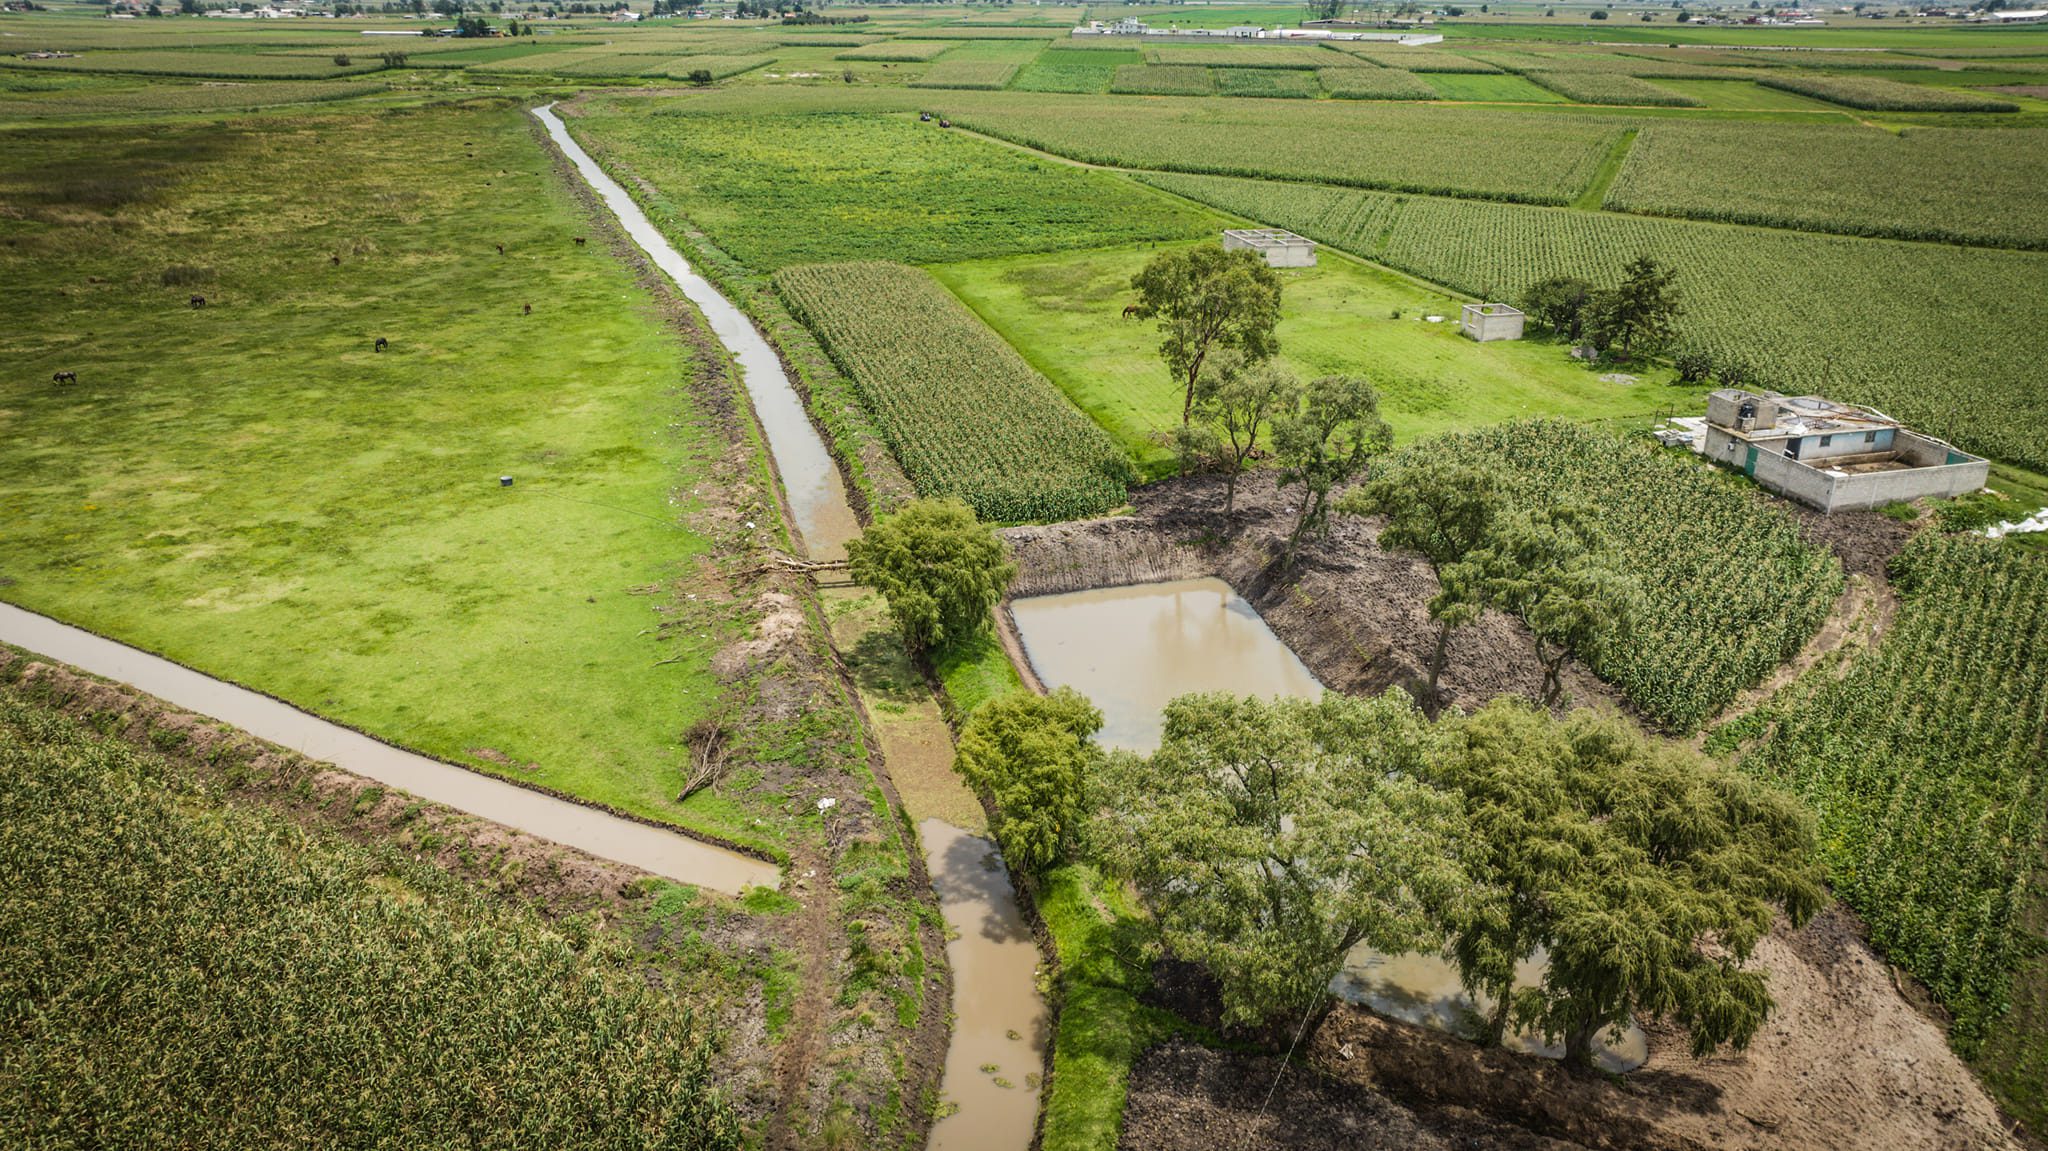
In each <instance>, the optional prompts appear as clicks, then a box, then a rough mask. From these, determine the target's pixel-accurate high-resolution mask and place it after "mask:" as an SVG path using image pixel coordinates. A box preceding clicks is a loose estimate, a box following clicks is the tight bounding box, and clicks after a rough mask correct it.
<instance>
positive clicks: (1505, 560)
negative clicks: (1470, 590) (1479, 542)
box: [1455, 505, 1637, 704]
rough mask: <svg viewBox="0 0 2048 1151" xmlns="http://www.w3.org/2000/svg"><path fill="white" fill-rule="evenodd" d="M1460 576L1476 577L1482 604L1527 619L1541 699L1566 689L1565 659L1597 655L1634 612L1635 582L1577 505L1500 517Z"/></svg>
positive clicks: (1545, 700) (1553, 699)
mask: <svg viewBox="0 0 2048 1151" xmlns="http://www.w3.org/2000/svg"><path fill="white" fill-rule="evenodd" d="M1465 563H1466V564H1469V565H1470V567H1469V568H1461V570H1460V571H1458V572H1457V573H1455V574H1456V576H1457V578H1459V579H1460V580H1466V579H1470V580H1474V581H1476V582H1477V585H1478V594H1479V595H1481V596H1482V597H1483V598H1484V600H1485V602H1487V603H1488V604H1491V605H1492V606H1494V607H1498V608H1500V609H1501V610H1502V611H1507V612H1512V613H1514V614H1515V615H1518V616H1520V617H1522V622H1523V623H1525V624H1527V625H1528V627H1529V634H1530V636H1531V637H1532V638H1533V639H1534V641H1535V648H1536V663H1537V665H1538V666H1539V667H1541V668H1542V671H1543V684H1542V687H1541V688H1540V689H1539V693H1538V698H1539V699H1540V700H1541V701H1542V702H1543V703H1544V704H1554V703H1556V702H1558V699H1559V697H1560V696H1561V695H1562V694H1563V692H1564V683H1563V673H1564V662H1565V660H1566V659H1567V658H1568V657H1569V656H1570V655H1571V653H1572V652H1574V651H1576V652H1578V653H1579V654H1580V655H1581V656H1584V657H1588V658H1590V657H1592V656H1593V655H1594V653H1596V652H1597V651H1599V649H1600V645H1602V644H1607V643H1612V642H1614V641H1615V640H1616V639H1617V637H1618V636H1619V635H1620V634H1621V633H1622V632H1623V631H1624V630H1625V629H1626V628H1627V627H1628V626H1629V625H1630V623H1631V622H1632V620H1633V619H1634V617H1635V604H1636V599H1637V595H1636V590H1635V585H1634V583H1633V582H1632V581H1631V580H1630V579H1629V578H1628V577H1627V576H1626V575H1624V574H1623V573H1622V572H1620V571H1619V570H1618V569H1616V568H1615V567H1614V566H1613V557H1612V556H1611V555H1610V554H1609V553H1608V552H1607V551H1606V550H1605V549H1604V548H1603V547H1602V546H1601V540H1600V536H1599V533H1598V532H1597V531H1596V530H1595V529H1594V527H1593V524H1592V522H1591V521H1590V520H1588V519H1587V518H1586V517H1585V516H1584V515H1583V514H1582V513H1581V512H1580V511H1579V510H1578V509H1577V508H1575V507H1572V506H1571V505H1560V506H1556V507H1549V508H1534V509H1517V510H1514V511H1511V512H1509V513H1508V514H1506V515H1504V516H1501V517H1500V518H1498V519H1497V520H1495V522H1494V524H1493V525H1492V527H1491V529H1490V532H1489V539H1488V543H1487V546H1486V547H1485V548H1484V549H1482V550H1479V551H1476V552H1474V553H1472V554H1471V555H1470V556H1469V557H1468V558H1467V560H1466V561H1465Z"/></svg>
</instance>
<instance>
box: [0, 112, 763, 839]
mask: <svg viewBox="0 0 2048 1151" xmlns="http://www.w3.org/2000/svg"><path fill="white" fill-rule="evenodd" d="M14 145H21V146H14ZM31 145H32V146H31ZM0 153H4V155H5V157H6V160H5V161H4V167H0V204H4V206H5V210H4V211H0V237H4V239H5V246H0V278H4V279H6V280H7V281H8V282H9V283H10V284H13V285H16V286H21V287H29V286H33V287H34V288H35V290H34V291H31V292H24V293H22V294H21V295H20V296H19V297H18V302H17V303H16V304H15V305H14V308H15V309H16V310H15V312H14V314H13V317H12V319H11V322H10V323H9V324H8V325H7V326H6V328H5V332H4V334H0V358H4V360H5V361H6V362H7V363H9V364H11V365H14V367H13V370H11V371H10V372H9V373H8V378H7V379H6V381H5V383H4V384H0V596H4V597H5V598H6V599H8V600H10V601H12V602H15V603H18V604H20V605H22V606H24V607H28V608H31V609H34V610H37V611H41V612H45V613H48V614H50V615H53V616H56V617H58V618H60V619H64V620H66V621H69V622H73V623H77V624H81V625H83V626H85V627H88V628H91V629H93V630H95V631H98V632H102V633H104V634H108V635H112V636H117V637H119V638H121V639H123V640H126V641H128V642H131V643H135V644H137V645H139V646H142V647H145V648H148V649H151V650H154V651H158V652H161V653H163V654H165V655H168V656H170V657H171V658H173V659H176V660H179V661H180V662H183V663H187V664H190V665H192V666H194V667H197V668H200V669H201V670H204V671H207V672H211V673H213V674H216V675H220V676H223V677H225V678H228V679H232V680H235V681H238V682H241V683H246V684H251V685H254V686H257V687H260V688H262V689H263V690H265V691H268V692H271V693H273V694H276V695H278V696H281V697H283V698H285V699H287V700H290V701H291V702H293V703H297V704H299V705H301V706H303V707H306V708H308V709H309V710H312V711H316V712H319V713H321V714H323V715H326V716H330V717H332V718H335V719H338V720H340V721H342V722H345V723H349V724H352V725H355V726H358V727H361V728H364V729H366V730H369V731H372V732H375V733H377V734H379V735H381V736H384V737H386V738H390V739H394V740H397V741H399V742H401V743H404V744H407V745H409V746H412V747H416V748H419V749H421V750H423V751H427V752H429V753H432V754H435V755H439V756H444V757H447V758H450V759H453V760H456V761H458V762H463V763H468V764H471V765H473V766H477V767H480V768H482V769H484V770H489V771H495V772H499V773H502V774H507V775H511V776H514V777H515V778H518V779H520V780H522V781H530V782H535V783H540V784H544V785H547V786H550V787H554V788H558V789H560V790H563V791H568V792H572V793H574V794H577V795H581V796H585V797H587V798H590V799H595V800H599V801H602V802H605V803H609V804H612V805H614V806H617V807H620V808H623V809H625V810H627V811H631V812H634V813H636V814H640V815H645V816H650V817H656V818H661V819H669V820H680V821H683V822H688V823H695V824H699V825H708V826H712V827H714V828H725V826H726V820H727V819H728V818H733V819H737V818H739V817H740V815H741V813H738V812H730V813H729V812H725V811H721V810H711V809H706V810H704V811H702V812H693V811H691V810H686V809H684V808H681V807H678V806H677V805H676V804H675V802H674V795H675V793H676V791H677V790H678V787H677V781H678V778H679V776H678V758H679V755H680V752H679V750H678V746H677V736H678V733H679V732H681V731H682V729H683V728H684V727H686V726H688V724H689V723H690V722H691V721H692V719H693V718H694V717H695V716H696V715H697V714H699V713H700V711H701V710H702V709H703V708H704V707H706V706H707V705H708V704H709V703H710V699H711V695H712V690H711V689H712V687H713V686H714V684H713V680H712V678H711V675H710V672H709V669H708V662H707V661H708V657H709V654H710V651H711V650H712V649H714V648H716V647H717V646H718V645H719V644H720V643H722V642H723V641H724V639H725V638H726V637H725V635H724V625H723V624H721V623H719V622H718V621H716V620H713V619H707V620H705V621H703V622H704V626H703V627H692V628H690V629H688V630H687V631H683V632H681V633H680V635H679V637H678V638H676V639H674V640H669V641H666V642H663V641H659V640H658V639H657V638H656V635H655V632H654V629H655V627H656V626H657V625H658V624H659V623H660V622H661V617H660V616H659V615H657V614H656V608H657V606H665V605H666V603H667V597H666V596H665V595H664V596H648V595H642V594H637V592H638V589H641V588H645V587H648V586H650V585H658V584H660V583H661V582H662V581H667V580H672V579H674V578H676V577H678V576H681V575H683V574H684V573H685V572H686V571H687V570H688V569H689V565H690V563H691V561H692V558H693V557H695V556H697V555H699V554H701V553H702V552H703V551H704V549H705V547H706V542H705V541H704V540H702V539H699V538H698V537H696V536H694V535H692V534H690V533H689V532H687V531H685V530H682V528H681V527H680V526H679V523H678V518H677V510H678V508H677V506H676V505H675V504H673V503H672V502H671V493H672V492H675V491H678V490H680V491H684V492H687V491H688V490H689V485H690V477H691V475H692V474H693V469H694V468H695V467H696V465H695V464H694V463H693V462H692V459H693V457H692V447H693V444H692V442H691V439H690V438H689V428H690V424H691V422H692V421H693V420H694V419H696V418H697V416H696V414H695V413H694V412H693V411H692V410H691V409H690V406H689V405H688V403H687V402H686V401H685V399H684V398H683V396H682V395H681V394H680V393H679V392H678V385H679V383H680V382H681V381H682V379H683V378H684V373H685V372H686V370H687V365H688V361H687V359H686V356H685V353H684V350H683V349H682V348H681V346H680V345H679V344H678V342H677V341H675V340H674V339H673V338H672V337H670V336H668V335H666V334H664V333H663V332H662V330H661V329H660V328H659V327H658V326H657V325H655V324H653V323H651V322H650V317H649V310H650V302H649V299H648V297H647V296H646V295H645V294H644V293H642V292H641V291H640V290H639V289H638V288H637V287H636V286H635V284H634V283H633V281H632V279H631V278H630V277H629V276H628V274H627V273H626V272H625V271H623V270H622V269H621V267H620V266H619V265H618V264H617V263H616V262H615V261H614V260H613V259H612V258H611V257H610V256H609V255H608V254H606V253H605V252H604V251H603V250H602V248H601V247H598V246H596V245H592V246H590V247H588V248H579V247H576V246H574V245H572V244H571V243H570V238H571V237H572V236H575V235H581V234H583V233H584V230H585V228H586V224H585V220H584V217H583V216H582V214H581V212H580V210H579V209H578V207H577V206H576V204H575V203H574V201H573V200H572V199H571V198H570V196H569V194H568V192H567V191H566V190H565V189H564V187H563V186H562V185H561V183H560V182H559V181H558V180H557V179H556V178H555V177H554V175H553V173H552V172H551V171H550V170H549V167H548V164H547V160H546V157H545V154H544V153H543V152H542V151H541V150H540V148H539V147H538V146H537V145H536V144H535V142H534V141H533V139H532V138H531V137H530V136H529V134H528V131H527V128H526V126H525V123H524V120H523V117H522V116H521V115H519V114H518V113H517V112H516V111H512V110H499V111H488V112H483V111H478V112H452V111H451V112H438V113H434V114H432V115H420V116H410V117H403V118H400V119H396V120H391V119H371V118H365V117H337V118H330V119H319V120H313V119H302V120H299V121H296V122H293V123H289V124H284V123H277V124H271V123H262V124H249V125H245V126H242V127H231V128H228V129H226V130H221V129H212V128H208V129H183V128H162V127H135V128H127V129H92V130H65V131H46V132H39V133H36V134H35V135H34V136H33V137H30V136H24V135H16V136H15V137H13V139H12V140H11V141H10V146H8V147H6V148H4V149H0ZM497 243H502V244H504V245H505V247H506V255H504V256H499V255H498V254H497V252H496V251H495V250H494V249H493V245H494V244H497ZM337 256H338V257H339V258H340V261H341V262H340V263H339V264H334V263H332V262H331V260H332V258H333V257H337ZM174 267H178V268H188V269H196V270H195V271H192V272H188V273H184V274H183V277H182V278H185V279H189V280H191V281H192V282H190V283H179V284H175V285H172V286H166V285H164V284H163V283H162V280H163V279H164V277H165V275H166V271H167V269H171V268H174ZM172 278H174V279H176V278H180V275H179V274H178V273H173V274H172ZM194 293H197V294H203V295H205V296H206V297H207V298H208V304H207V306H206V307H205V308H203V309H193V308H190V307H188V306H187V303H186V299H187V296H189V295H191V294H194ZM525 304H531V305H532V306H533V314H532V315H530V316H527V315H522V314H521V309H522V306H523V305H525ZM380 336H381V337H385V338H387V339H389V340H390V341H391V347H390V350H389V351H387V352H384V353H381V354H379V353H377V352H375V351H373V350H372V341H374V340H375V339H377V338H378V337H380ZM57 371H74V372H76V373H77V374H78V383H77V384H76V385H70V386H61V387H60V386H56V385H53V384H52V383H51V382H50V377H51V375H52V373H54V372H57ZM671 428H672V429H676V430H673V431H664V430H663V429H671ZM501 475H510V476H512V477H513V478H514V480H515V485H514V486H513V487H510V488H503V487H500V486H499V482H498V477H499V476H501ZM671 656H681V657H682V658H681V659H680V660H678V661H677V662H675V663H671V664H667V665H665V666H661V667H658V668H657V667H655V666H654V665H655V662H656V661H657V660H661V659H665V658H668V657H671ZM729 830H736V829H729Z"/></svg>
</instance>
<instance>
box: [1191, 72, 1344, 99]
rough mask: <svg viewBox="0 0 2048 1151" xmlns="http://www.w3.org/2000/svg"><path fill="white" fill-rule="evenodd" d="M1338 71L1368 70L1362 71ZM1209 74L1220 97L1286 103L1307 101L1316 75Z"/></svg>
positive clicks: (1282, 73)
mask: <svg viewBox="0 0 2048 1151" xmlns="http://www.w3.org/2000/svg"><path fill="white" fill-rule="evenodd" d="M1338 70H1339V71H1346V72H1364V71H1368V69H1365V68H1344V69H1338ZM1210 71H1211V72H1212V73H1213V74H1214V76H1215V78H1216V91H1217V92H1218V93H1220V94H1221V95H1224V96H1266V97H1273V98H1278V99H1289V100H1308V99H1314V98H1315V96H1316V74H1315V73H1313V72H1296V71H1287V70H1282V69H1279V68H1212V69H1210Z"/></svg>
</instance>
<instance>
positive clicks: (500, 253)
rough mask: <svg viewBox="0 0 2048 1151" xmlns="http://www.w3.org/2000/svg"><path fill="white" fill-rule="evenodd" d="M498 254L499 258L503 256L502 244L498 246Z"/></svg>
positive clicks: (503, 248)
mask: <svg viewBox="0 0 2048 1151" xmlns="http://www.w3.org/2000/svg"><path fill="white" fill-rule="evenodd" d="M498 254H499V255H500V256H502V255H504V254H505V245H503V244H499V245H498Z"/></svg>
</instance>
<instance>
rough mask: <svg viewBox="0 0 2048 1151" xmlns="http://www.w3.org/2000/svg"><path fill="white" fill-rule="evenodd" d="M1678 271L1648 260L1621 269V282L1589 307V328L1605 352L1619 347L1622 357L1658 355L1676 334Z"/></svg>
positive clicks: (1678, 311) (1650, 259) (1634, 260)
mask: <svg viewBox="0 0 2048 1151" xmlns="http://www.w3.org/2000/svg"><path fill="white" fill-rule="evenodd" d="M1677 274H1678V273H1677V271H1676V270H1675V269H1672V268H1668V267H1665V266H1664V265H1662V264H1659V263H1658V262H1657V261H1656V260H1654V259H1652V258H1650V257H1649V256H1637V257H1636V258H1635V259H1633V260H1631V261H1629V264H1628V267H1626V268H1624V269H1622V273H1621V282H1620V283H1619V284H1616V285H1615V286H1614V287H1612V288H1609V289H1607V290H1606V291H1603V292H1600V293H1598V294H1596V295H1595V296H1594V297H1593V299H1592V300H1591V302H1589V303H1588V304H1587V306H1586V309H1587V326H1588V327H1589V328H1590V330H1591V331H1592V334H1593V342H1594V343H1595V344H1596V345H1598V346H1599V347H1600V348H1601V349H1602V350H1605V349H1607V348H1610V347H1613V346H1615V345H1617V344H1618V345H1620V347H1621V354H1622V355H1623V356H1624V357H1626V356H1632V355H1634V354H1635V353H1636V352H1637V351H1644V352H1655V351H1657V350H1658V349H1659V348H1662V347H1663V346H1664V345H1665V344H1667V343H1669V342H1670V341H1671V337H1672V335H1673V334H1674V332H1676V330H1677V328H1676V325H1677V320H1678V316H1679V314H1680V312H1681V311H1683V309H1682V308H1681V307H1680V306H1679V296H1678V289H1677V288H1676V287H1674V286H1673V284H1672V281H1673V280H1674V279H1675V278H1676V276H1677Z"/></svg>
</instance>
